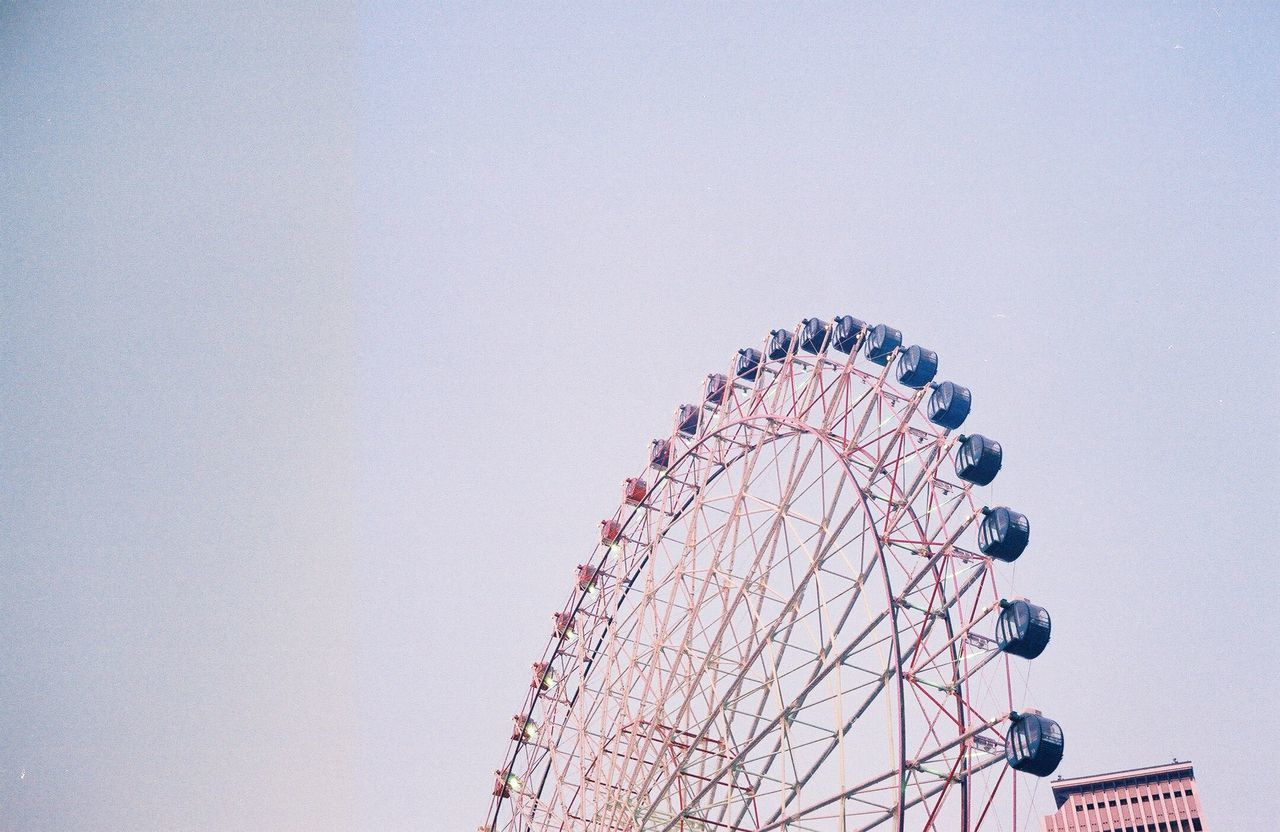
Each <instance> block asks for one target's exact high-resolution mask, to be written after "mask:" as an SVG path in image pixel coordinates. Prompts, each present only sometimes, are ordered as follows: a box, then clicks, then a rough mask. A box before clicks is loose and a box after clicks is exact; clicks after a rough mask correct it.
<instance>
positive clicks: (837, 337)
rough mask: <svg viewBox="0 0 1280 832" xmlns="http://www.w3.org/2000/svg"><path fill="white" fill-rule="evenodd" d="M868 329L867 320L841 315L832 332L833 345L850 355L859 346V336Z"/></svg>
mask: <svg viewBox="0 0 1280 832" xmlns="http://www.w3.org/2000/svg"><path fill="white" fill-rule="evenodd" d="M866 331H867V324H866V322H865V321H860V320H858V319H857V318H855V317H853V316H852V315H840V316H839V317H837V318H836V322H835V326H834V327H833V331H832V333H831V346H833V347H835V348H836V349H838V350H839V351H840V352H842V353H844V354H845V355H848V354H849V353H852V352H853V351H854V350H855V349H857V348H858V336H859V335H861V334H862V333H864V332H866Z"/></svg>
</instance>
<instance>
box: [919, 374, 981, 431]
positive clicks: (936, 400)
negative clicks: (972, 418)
mask: <svg viewBox="0 0 1280 832" xmlns="http://www.w3.org/2000/svg"><path fill="white" fill-rule="evenodd" d="M972 405H973V396H972V395H970V393H969V388H968V387H961V386H960V385H958V384H956V383H955V382H954V381H944V382H942V383H941V384H936V385H934V387H933V393H931V394H930V395H929V421H931V422H933V423H934V424H935V425H938V426H939V427H943V428H946V429H947V430H955V429H956V428H958V427H960V426H961V425H962V424H964V420H965V419H967V418H968V416H969V408H970V407H971V406H972Z"/></svg>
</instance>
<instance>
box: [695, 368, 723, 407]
mask: <svg viewBox="0 0 1280 832" xmlns="http://www.w3.org/2000/svg"><path fill="white" fill-rule="evenodd" d="M728 389H729V379H727V378H725V377H724V376H723V375H721V374H720V373H712V374H711V375H709V376H707V381H706V384H704V385H703V391H704V392H703V397H702V400H703V401H705V402H706V403H707V404H713V405H714V404H723V403H724V394H725V392H726V391H727V390H728Z"/></svg>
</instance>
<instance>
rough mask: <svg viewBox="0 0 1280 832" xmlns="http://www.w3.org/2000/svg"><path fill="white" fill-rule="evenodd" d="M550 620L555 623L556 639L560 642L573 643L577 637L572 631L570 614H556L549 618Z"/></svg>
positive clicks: (572, 622) (571, 616)
mask: <svg viewBox="0 0 1280 832" xmlns="http://www.w3.org/2000/svg"><path fill="white" fill-rule="evenodd" d="M551 620H552V621H554V622H555V634H556V638H558V639H560V640H561V641H573V640H574V639H575V638H577V637H578V633H577V631H576V630H575V629H574V620H573V614H572V613H567V612H558V613H556V614H554V615H553V616H551Z"/></svg>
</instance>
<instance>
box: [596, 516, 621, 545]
mask: <svg viewBox="0 0 1280 832" xmlns="http://www.w3.org/2000/svg"><path fill="white" fill-rule="evenodd" d="M621 535H622V525H621V524H620V523H619V522H618V521H617V520H601V521H600V542H601V543H603V544H605V545H606V546H612V545H613V544H615V543H617V542H618V538H619V537H620V536H621Z"/></svg>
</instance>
